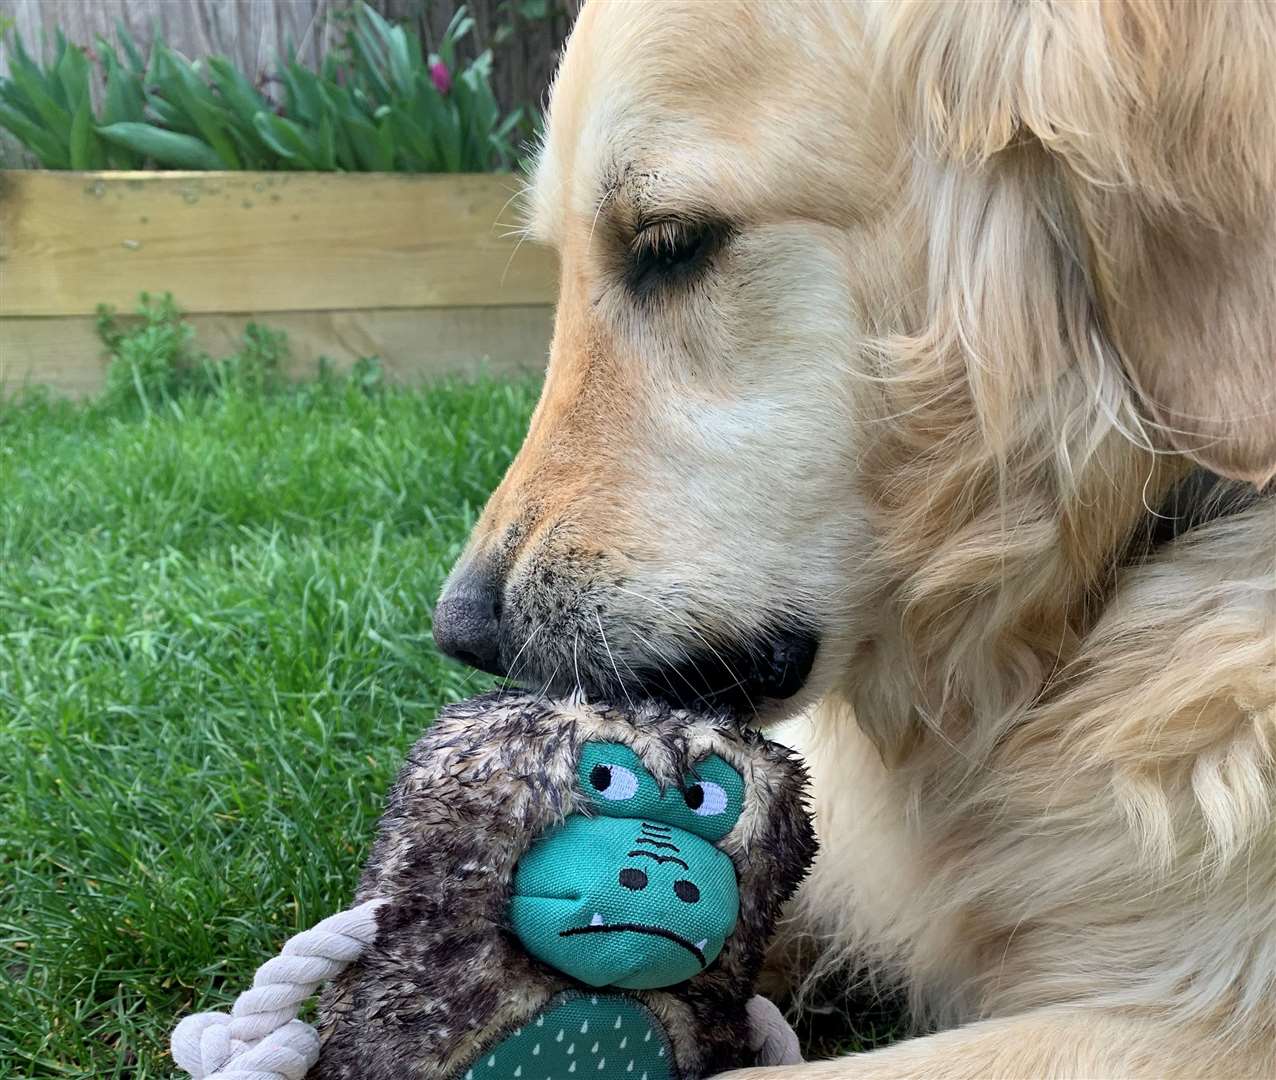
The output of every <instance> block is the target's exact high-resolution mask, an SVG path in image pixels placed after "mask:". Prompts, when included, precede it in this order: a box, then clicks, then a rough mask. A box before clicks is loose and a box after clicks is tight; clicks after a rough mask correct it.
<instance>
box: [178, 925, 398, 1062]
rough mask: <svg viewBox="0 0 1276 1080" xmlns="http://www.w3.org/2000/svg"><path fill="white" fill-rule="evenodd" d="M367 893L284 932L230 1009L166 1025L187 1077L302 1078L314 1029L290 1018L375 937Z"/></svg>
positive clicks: (313, 1049)
mask: <svg viewBox="0 0 1276 1080" xmlns="http://www.w3.org/2000/svg"><path fill="white" fill-rule="evenodd" d="M385 903H386V901H385V900H369V901H368V902H367V903H364V904H360V905H359V906H358V907H354V908H350V909H349V910H347V911H339V912H337V914H335V915H330V916H329V917H328V918H326V919H324V920H323V921H322V922H320V923H317V924H316V925H315V926H313V927H311V928H310V929H309V930H303V931H302V932H301V933H300V934H297V935H296V936H294V937H291V938H289V939H288V940H287V941H286V942H284V947H283V948H282V949H281V950H280V951H279V955H278V956H276V957H273V958H271V959H270V960H267V961H266V962H265V963H264V964H262V966H261V967H259V968H258V969H257V974H256V975H254V976H253V985H252V988H251V989H249V990H245V991H244V992H243V993H242V994H240V995H239V997H238V998H236V999H235V1003H234V1005H232V1006H231V1010H230V1014H229V1015H227V1014H226V1013H195V1014H194V1015H193V1016H188V1017H186V1018H185V1019H184V1020H183V1021H182V1022H181V1023H180V1024H178V1025H177V1027H176V1028H175V1029H174V1031H173V1038H172V1050H173V1060H174V1061H175V1062H176V1063H177V1064H178V1066H179V1067H180V1068H182V1069H184V1070H185V1071H186V1072H187V1073H189V1074H190V1075H191V1076H192V1077H194V1080H302V1077H304V1076H305V1075H306V1072H307V1070H309V1068H310V1067H311V1066H312V1065H313V1064H314V1063H315V1062H316V1061H318V1060H319V1035H318V1033H317V1032H316V1031H315V1030H314V1028H312V1027H311V1026H310V1025H309V1024H305V1023H302V1021H300V1020H298V1019H297V1010H298V1009H299V1008H300V1007H301V1004H302V1002H304V1001H305V1000H306V999H307V998H309V997H311V996H312V995H313V994H314V992H315V991H316V990H317V989H318V988H319V984H320V983H322V982H324V981H325V980H327V979H331V978H332V977H333V976H334V975H337V974H339V973H340V972H341V971H343V970H344V969H345V967H346V965H348V964H350V963H352V962H353V961H355V960H357V959H358V958H359V957H360V956H362V955H363V952H364V950H365V949H367V947H368V946H369V945H371V944H372V942H373V941H374V940H375V939H376V936H377V921H376V913H377V909H378V908H380V907H381V906H382V905H383V904H385Z"/></svg>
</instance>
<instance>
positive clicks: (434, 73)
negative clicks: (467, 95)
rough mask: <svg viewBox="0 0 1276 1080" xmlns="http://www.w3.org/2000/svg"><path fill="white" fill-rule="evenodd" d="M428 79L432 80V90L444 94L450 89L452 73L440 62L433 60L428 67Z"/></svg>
mask: <svg viewBox="0 0 1276 1080" xmlns="http://www.w3.org/2000/svg"><path fill="white" fill-rule="evenodd" d="M430 78H431V79H433V80H434V88H435V89H436V90H437V91H438V92H439V93H440V94H446V93H447V92H448V91H449V90H451V89H452V73H451V72H450V71H448V69H447V64H445V63H443V61H442V60H435V61H434V63H433V64H431V65H430Z"/></svg>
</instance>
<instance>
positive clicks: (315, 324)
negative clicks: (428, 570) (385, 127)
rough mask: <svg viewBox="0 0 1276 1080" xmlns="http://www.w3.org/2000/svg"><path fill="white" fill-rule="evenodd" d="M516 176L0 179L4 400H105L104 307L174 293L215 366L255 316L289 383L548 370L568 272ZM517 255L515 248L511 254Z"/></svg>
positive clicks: (25, 175)
mask: <svg viewBox="0 0 1276 1080" xmlns="http://www.w3.org/2000/svg"><path fill="white" fill-rule="evenodd" d="M515 185H516V181H515V180H514V179H513V178H512V177H509V176H496V175H463V176H419V175H401V174H343V173H243V172H226V173H202V172H192V173H171V172H161V173H156V172H137V173H120V172H108V173H70V172H41V171H7V172H6V171H0V388H2V389H4V390H12V389H14V388H15V387H16V386H18V385H20V384H22V383H24V382H31V383H39V384H44V385H48V386H52V387H54V388H56V389H59V390H61V391H64V392H69V393H78V394H83V393H91V392H93V391H94V390H96V389H97V388H98V387H100V386H101V384H102V378H103V373H104V370H105V358H104V357H103V355H102V349H101V345H100V343H99V342H98V340H97V337H96V335H95V333H94V318H93V317H94V313H95V311H96V309H97V305H98V304H100V303H107V304H111V305H113V306H115V307H116V308H117V309H119V310H120V311H121V312H131V311H132V310H133V308H134V307H135V305H136V303H137V298H138V294H139V293H141V292H143V291H146V292H151V293H162V292H171V293H172V294H173V295H174V297H175V298H176V300H177V302H178V304H179V305H180V306H181V307H182V308H183V309H185V310H186V311H187V312H189V313H190V314H191V322H192V323H193V324H194V326H195V329H196V333H197V336H198V338H199V340H200V344H201V345H202V346H203V347H204V348H206V349H207V350H208V351H210V352H211V353H213V354H214V355H219V354H224V353H225V352H227V351H229V349H230V343H231V342H232V341H233V340H234V339H235V338H237V337H238V336H239V335H240V334H241V333H242V331H243V326H244V323H245V322H246V321H247V320H248V319H250V318H255V319H258V320H259V321H261V322H264V323H266V324H268V325H270V326H273V327H277V328H279V329H283V330H286V331H287V332H288V334H289V338H290V341H291V344H292V351H293V366H294V371H293V372H292V373H293V374H301V375H305V374H310V373H312V372H313V371H314V370H315V363H316V361H317V359H318V357H319V356H320V355H323V356H327V357H328V358H329V359H331V360H333V361H334V362H335V363H336V364H337V366H338V367H340V366H342V365H345V364H349V363H352V362H353V361H354V360H356V359H358V358H359V357H361V356H369V355H378V356H380V357H381V358H382V360H383V362H384V364H385V367H386V369H387V371H388V372H389V373H391V374H392V375H394V376H397V377H399V378H401V379H404V380H412V379H419V378H422V377H427V376H431V375H438V374H444V373H457V372H461V373H467V372H474V371H478V370H482V369H484V368H486V369H487V370H490V371H492V372H495V373H503V372H514V371H524V370H541V369H543V367H544V363H545V356H546V350H547V347H548V342H549V335H550V323H551V318H552V309H551V307H550V305H551V303H552V302H553V298H554V293H555V288H556V284H555V276H556V269H555V265H554V259H553V257H552V255H551V254H550V253H549V252H547V251H545V250H544V249H543V248H538V247H537V246H535V245H533V244H522V245H521V246H519V245H516V242H515V240H514V239H513V238H511V237H510V235H509V234H510V232H511V231H512V225H513V224H514V222H515V214H514V212H513V210H512V209H511V208H510V200H511V196H512V195H513V193H514V191H515ZM516 247H517V250H515V249H516Z"/></svg>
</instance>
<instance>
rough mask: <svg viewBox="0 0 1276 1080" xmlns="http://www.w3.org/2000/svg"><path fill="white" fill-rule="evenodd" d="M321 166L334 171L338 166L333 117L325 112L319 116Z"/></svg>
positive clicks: (326, 170) (325, 169)
mask: <svg viewBox="0 0 1276 1080" xmlns="http://www.w3.org/2000/svg"><path fill="white" fill-rule="evenodd" d="M319 168H320V169H322V170H323V171H324V172H333V171H334V170H335V169H336V168H337V143H336V137H335V135H334V133H333V129H332V118H331V117H330V116H329V115H328V114H327V113H326V112H325V113H324V114H323V115H322V116H321V117H319Z"/></svg>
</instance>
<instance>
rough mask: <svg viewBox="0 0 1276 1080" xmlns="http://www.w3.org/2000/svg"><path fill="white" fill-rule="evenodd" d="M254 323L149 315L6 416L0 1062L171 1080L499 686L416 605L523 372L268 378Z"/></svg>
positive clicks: (340, 895)
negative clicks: (438, 638) (471, 378)
mask: <svg viewBox="0 0 1276 1080" xmlns="http://www.w3.org/2000/svg"><path fill="white" fill-rule="evenodd" d="M106 329H107V331H108V336H109V334H110V333H112V332H115V333H117V335H118V334H120V333H121V332H120V331H119V329H118V328H115V330H114V331H113V330H112V328H111V327H110V326H109V325H108V326H107V328H106ZM146 334H150V339H149V341H144V340H140V339H141V337H143V336H144V335H146ZM256 335H257V336H256V338H253V337H252V336H250V337H249V338H247V339H246V342H245V346H244V348H243V350H241V353H240V354H238V355H237V356H236V357H234V358H231V359H230V360H229V361H227V362H223V363H221V364H216V365H214V364H211V363H210V362H208V361H207V360H206V359H205V358H202V357H198V356H196V355H194V353H193V352H192V348H191V345H190V341H189V338H188V337H186V336H185V335H184V333H183V331H182V330H181V324H180V320H179V319H177V318H176V317H175V315H173V314H172V313H171V312H165V311H158V313H157V310H156V309H151V310H150V311H149V313H148V316H147V318H145V319H144V320H143V322H142V325H141V326H140V327H138V328H136V329H134V330H132V331H130V332H129V333H126V334H123V335H122V337H119V336H117V338H116V340H115V351H116V353H117V356H120V357H121V359H119V360H118V361H117V363H116V367H115V369H114V371H113V373H112V380H111V384H110V388H109V390H108V392H107V394H106V395H105V396H104V398H103V399H102V400H101V401H100V402H97V403H93V404H90V405H87V406H85V405H81V406H73V405H70V404H66V403H57V402H51V401H48V400H44V399H41V398H38V397H37V398H27V399H24V400H21V401H16V402H14V401H11V402H8V403H6V404H3V405H0V821H3V823H4V827H3V832H2V833H0V873H2V876H0V954H2V964H0V1077H6V1078H7V1077H19V1076H20V1077H52V1076H58V1077H90V1076H92V1077H123V1076H127V1077H160V1076H165V1077H167V1076H170V1075H172V1065H171V1062H170V1061H169V1059H168V1056H167V1049H166V1046H167V1035H168V1032H169V1030H170V1029H171V1027H172V1024H173V1022H174V1019H175V1017H177V1016H179V1015H181V1014H183V1013H185V1012H187V1011H189V1010H191V1009H193V1008H203V1007H219V1006H221V1005H223V1004H224V1003H225V1002H227V1001H228V1000H229V999H230V997H232V996H233V994H234V992H235V991H237V990H238V989H241V988H243V987H244V986H245V985H246V980H247V979H248V978H249V976H250V974H251V972H252V970H253V968H254V967H255V966H256V965H258V964H259V963H261V962H262V961H263V960H264V959H266V958H267V957H268V956H269V955H270V954H271V953H272V952H273V951H274V950H275V949H276V948H277V947H278V945H279V944H280V942H281V941H282V940H283V939H284V938H285V937H286V936H287V935H288V934H290V933H292V932H294V931H296V930H298V929H300V928H302V927H305V926H308V925H310V924H311V923H313V922H315V921H316V920H318V919H319V918H321V917H323V916H324V915H326V914H329V913H330V912H332V911H334V910H336V909H337V908H339V907H341V906H343V905H344V904H345V903H347V902H348V900H349V897H350V895H351V890H352V888H353V885H354V883H355V880H356V877H357V874H358V869H359V866H360V864H361V861H362V858H363V855H364V853H365V851H366V848H367V845H368V842H369V839H370V835H371V830H372V827H373V823H374V821H375V819H376V816H377V814H378V813H379V810H380V804H381V800H382V797H383V794H384V792H385V790H386V787H387V785H388V783H389V781H390V779H391V778H392V775H393V773H394V771H395V769H396V767H397V765H398V762H399V761H400V759H401V756H402V754H403V752H404V750H405V749H406V748H407V746H408V745H409V744H410V743H411V742H412V740H413V739H414V738H415V737H416V736H417V734H418V733H419V732H420V731H421V730H422V729H423V728H424V727H425V726H426V725H427V724H428V723H429V722H430V719H431V718H432V717H433V716H434V714H435V711H436V709H437V708H438V707H439V705H440V704H441V703H443V702H446V701H450V700H453V699H456V698H458V697H462V696H465V695H467V694H469V693H472V692H474V691H476V690H478V689H481V688H482V687H483V686H484V685H485V684H484V683H482V682H480V681H479V679H478V678H476V677H474V676H473V675H472V674H470V673H468V672H466V671H464V670H462V669H461V668H460V667H458V666H456V665H454V664H451V663H449V662H446V661H444V660H442V659H441V658H440V657H439V655H438V654H437V653H436V651H435V650H434V648H433V645H432V642H431V639H430V610H431V604H432V602H433V600H434V597H435V596H436V595H437V592H438V589H439V586H440V583H441V581H442V579H443V576H444V574H445V573H446V571H447V569H448V567H449V566H450V564H451V562H452V560H453V558H454V557H455V555H456V554H457V552H458V550H459V548H460V545H461V543H462V542H463V540H464V537H465V535H466V532H467V530H468V528H469V526H470V524H471V523H472V521H473V519H474V517H475V514H476V513H477V511H478V509H479V508H480V507H481V505H482V503H483V501H484V499H485V497H486V495H487V493H488V491H489V490H490V489H491V488H492V486H493V485H494V484H495V483H496V482H497V480H498V479H499V477H500V475H501V473H502V471H503V469H504V467H505V465H506V464H507V462H508V461H509V460H510V458H511V457H512V455H513V453H514V452H515V450H516V449H517V446H518V443H519V441H520V439H521V437H522V433H523V430H524V428H525V425H526V421H527V417H528V414H529V412H530V409H531V406H532V404H533V401H534V397H535V391H536V387H535V385H534V384H533V383H531V382H521V383H515V384H499V383H492V382H485V383H478V384H475V385H462V384H449V385H441V386H436V387H433V388H430V389H427V390H420V391H409V390H403V389H394V388H390V387H386V386H383V385H382V384H381V383H380V381H379V379H378V378H377V373H376V369H375V367H373V366H364V367H363V368H361V369H360V370H359V371H358V372H357V373H356V375H355V376H354V377H351V378H336V377H333V376H327V377H324V378H322V379H320V380H319V381H317V382H314V383H311V384H307V385H303V386H300V387H283V386H280V385H279V384H278V383H277V381H276V380H275V378H274V376H273V366H274V364H275V361H276V360H277V358H278V354H279V352H280V351H281V350H282V348H283V343H282V342H281V341H280V340H279V339H278V338H275V337H273V336H272V335H269V334H267V333H264V332H262V331H256ZM130 350H132V352H131V353H130ZM130 357H131V359H130ZM174 357H176V358H177V361H174Z"/></svg>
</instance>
